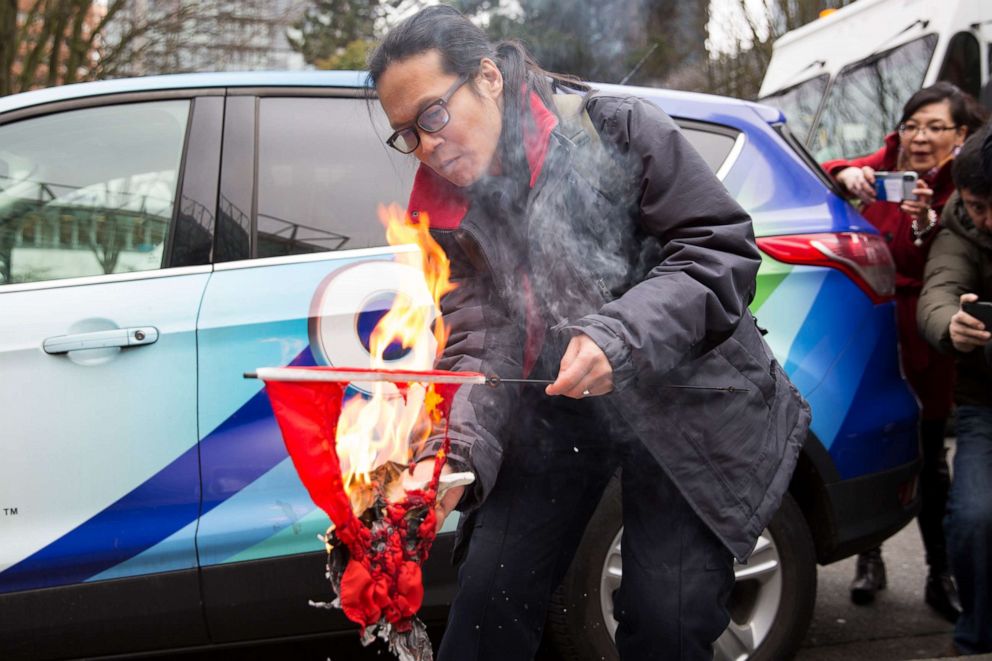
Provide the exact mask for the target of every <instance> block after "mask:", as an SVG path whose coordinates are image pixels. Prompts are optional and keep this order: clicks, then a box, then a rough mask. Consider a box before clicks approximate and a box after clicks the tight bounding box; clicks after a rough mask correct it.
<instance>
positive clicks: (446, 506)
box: [403, 459, 465, 530]
mask: <svg viewBox="0 0 992 661" xmlns="http://www.w3.org/2000/svg"><path fill="white" fill-rule="evenodd" d="M450 474H451V468H450V467H449V466H448V465H447V464H445V465H444V466H442V467H441V475H442V476H444V475H450ZM433 476H434V459H424V460H423V461H420V462H417V465H416V466H414V467H413V475H411V474H410V471H403V488H404V489H406V490H407V491H412V490H415V489H423V488H424V487H425V486H427V483H428V482H430V481H431V477H433ZM464 493H465V487H463V486H458V487H451V488H450V489H448V490H447V491H446V492H445V494H444V495H443V496H442V497H441V498H439V499H438V501H437V503H436V504H435V505H434V516H436V517H437V530H441V526H442V525H443V524H444V520H445V519H446V518H448V515H449V514H451V511H452V510H454V509H455V506H456V505H458V501H459V500H461V499H462V494H464Z"/></svg>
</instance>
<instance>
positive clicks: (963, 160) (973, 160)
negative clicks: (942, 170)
mask: <svg viewBox="0 0 992 661" xmlns="http://www.w3.org/2000/svg"><path fill="white" fill-rule="evenodd" d="M990 139H992V124H990V125H987V126H986V127H985V128H983V129H982V130H980V131H979V132H978V133H976V134H975V135H973V136H972V137H970V138H968V139H967V140H965V142H964V145H963V146H962V147H961V151H960V153H958V155H957V156H955V157H954V164H953V165H952V166H951V177H953V178H954V187H955V188H957V189H958V190H960V189H962V188H965V189H967V190H968V191H970V192H971V193H972V194H974V195H978V196H980V197H988V196H989V195H990V194H992V178H990V177H989V173H988V172H987V171H986V169H985V168H984V167H982V151H983V147H984V146H985V145H986V144H987V143H989V141H990Z"/></svg>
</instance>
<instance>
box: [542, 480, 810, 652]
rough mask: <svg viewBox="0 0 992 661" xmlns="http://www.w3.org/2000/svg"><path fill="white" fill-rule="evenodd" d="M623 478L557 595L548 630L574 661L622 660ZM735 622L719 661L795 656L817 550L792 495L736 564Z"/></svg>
mask: <svg viewBox="0 0 992 661" xmlns="http://www.w3.org/2000/svg"><path fill="white" fill-rule="evenodd" d="M619 486H620V485H619V482H618V481H617V480H614V481H613V482H612V483H611V484H610V487H609V488H608V489H607V493H606V495H605V496H604V498H603V502H602V503H601V504H600V506H599V509H598V510H596V513H595V514H594V515H593V518H592V520H590V522H589V526H588V528H587V529H586V534H585V537H584V538H583V540H582V544H581V545H580V546H579V549H578V551H577V553H576V557H575V559H574V561H573V562H572V566H571V568H570V569H569V572H568V574H566V576H565V579H564V580H563V581H562V585H561V587H560V588H559V589H558V591H557V592H556V593H555V595H554V597H553V598H552V603H551V608H550V609H549V612H548V633H549V634H550V636H551V638H552V640H553V642H554V645H555V647H556V648H557V650H558V652H559V654H560V655H561V656H562V658H563V659H566V660H567V661H613V660H615V659H619V656H618V655H617V651H616V648H615V646H614V644H613V636H614V634H615V633H616V627H617V622H616V620H614V619H613V599H612V595H613V591H614V590H616V589H617V588H618V587H620V579H621V577H622V574H623V567H622V562H621V557H620V537H621V533H622V532H623V527H622V526H621V525H620V522H621V503H620V488H619ZM734 574H735V575H736V579H737V582H736V584H735V585H734V589H733V592H732V593H731V596H730V602H729V604H728V610H729V611H730V625H729V626H728V627H727V630H726V631H725V632H724V633H723V635H722V636H720V638H719V639H718V640H717V641H716V643H715V645H714V659H715V660H716V661H744V660H745V659H747V660H749V661H763V660H766V659H787V658H791V657H792V655H793V654H795V652H796V650H797V649H798V648H799V645H800V644H801V643H802V640H803V637H804V636H805V634H806V629H807V628H808V627H809V623H810V621H811V619H812V616H813V604H814V602H815V600H816V554H815V551H814V548H813V539H812V537H811V536H810V533H809V529H808V528H807V526H806V520H805V518H804V517H803V514H802V511H800V509H799V506H798V505H797V504H796V502H795V501H794V500H793V499H792V497H791V496H789V495H788V494H786V496H785V498H784V499H783V501H782V506H781V508H780V509H779V511H778V513H777V514H776V515H775V517H774V518H773V519H772V522H771V524H770V525H769V526H768V528H766V529H765V531H764V532H763V533H762V534H761V537H759V539H758V543H757V545H756V546H755V549H754V552H753V553H752V555H751V557H750V558H749V559H748V562H747V563H746V564H743V565H741V564H737V563H735V564H734Z"/></svg>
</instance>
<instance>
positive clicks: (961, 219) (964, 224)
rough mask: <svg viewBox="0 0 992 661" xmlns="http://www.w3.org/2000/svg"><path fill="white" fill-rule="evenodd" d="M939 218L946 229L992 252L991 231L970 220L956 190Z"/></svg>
mask: <svg viewBox="0 0 992 661" xmlns="http://www.w3.org/2000/svg"><path fill="white" fill-rule="evenodd" d="M940 220H941V222H942V223H943V224H944V226H945V227H947V229H949V230H951V231H952V232H954V233H955V234H957V235H958V236H960V237H961V238H963V239H965V240H967V241H970V242H971V243H974V244H976V245H978V246H980V247H981V248H982V249H984V250H987V251H989V252H992V233H990V232H987V231H985V230H983V229H979V228H978V227H977V226H976V225H975V223H973V222H971V217H970V216H968V212H967V211H965V208H964V202H962V201H961V195H960V194H959V193H958V192H957V191H955V192H954V195H952V196H951V199H949V200H948V201H947V205H946V206H945V207H944V211H943V213H942V214H941V217H940Z"/></svg>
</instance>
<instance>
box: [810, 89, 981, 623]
mask: <svg viewBox="0 0 992 661" xmlns="http://www.w3.org/2000/svg"><path fill="white" fill-rule="evenodd" d="M985 114H986V113H985V111H984V110H983V109H982V108H981V107H980V106H979V105H978V104H977V102H976V101H975V100H974V99H973V98H971V96H969V95H968V94H966V93H964V92H962V91H961V90H960V89H958V88H957V87H956V86H955V85H953V84H951V83H947V82H940V83H937V84H935V85H932V86H930V87H927V88H925V89H922V90H920V91H919V92H917V93H916V94H914V95H913V96H912V97H910V99H909V101H907V102H906V105H905V107H904V108H903V113H902V118H901V119H900V120H899V125H898V128H897V130H896V131H895V132H894V133H891V134H889V135H888V136H886V138H885V145H884V146H883V147H882V148H881V149H879V150H878V151H877V152H875V153H874V154H871V155H869V156H865V157H863V158H855V159H851V160H835V161H829V162H827V163H824V164H823V168H824V169H825V170H826V171H827V173H828V174H830V175H831V176H832V177H833V178H834V180H835V181H836V182H837V183H838V184H840V186H841V187H842V188H843V189H844V190H846V191H847V192H848V193H850V194H851V195H852V196H856V197H858V198H859V199H860V200H861V202H862V203H863V205H864V206H863V207H862V210H861V212H862V214H863V215H864V217H865V218H866V219H867V220H868V221H869V222H871V223H872V225H874V226H875V227H876V228H877V229H878V231H879V232H881V233H882V236H883V237H885V239H886V241H887V242H888V245H889V250H890V251H891V252H892V258H893V259H894V260H895V263H896V315H897V321H898V328H899V355H900V358H901V362H902V370H903V374H904V375H905V377H906V380H907V381H909V384H910V386H911V387H912V388H913V391H914V392H915V393H916V396H917V398H918V399H919V401H920V405H921V409H922V410H921V412H920V416H921V422H920V441H921V448H922V450H923V469H922V472H921V475H920V497H921V500H922V506H921V508H920V514H919V517H918V523H919V526H920V534H921V536H922V537H923V545H924V547H925V549H926V562H927V566H928V567H929V572H928V574H927V582H926V589H925V593H924V594H925V599H926V602H927V603H928V604H929V605H930V606H931V607H933V608H934V609H935V610H936V611H937V612H939V613H940V614H941V615H943V616H944V617H945V618H946V619H948V620H950V621H951V622H953V621H954V620H955V619H957V616H958V613H959V612H960V604H959V601H958V597H957V592H956V590H955V586H954V583H953V581H952V580H951V577H950V572H949V570H948V567H947V550H946V544H945V540H944V532H943V528H942V521H943V518H944V511H945V509H946V505H947V493H948V489H949V485H950V478H949V476H948V470H947V460H946V458H945V455H946V450H945V448H944V430H945V427H946V424H947V418H948V416H949V415H950V411H951V405H952V402H951V390H952V384H953V379H954V362H953V360H952V359H951V358H950V357H948V356H944V355H943V354H941V353H940V352H938V351H936V350H935V349H933V348H932V347H930V346H929V345H928V344H927V343H926V341H925V340H924V339H923V337H922V336H921V335H920V332H919V330H917V327H916V302H917V299H918V297H919V294H920V287H921V286H922V284H923V265H924V264H925V263H926V258H927V252H928V251H929V249H930V245H931V244H932V243H933V240H934V237H935V236H936V235H937V232H936V230H937V229H939V228H940V214H941V210H942V209H943V208H944V204H945V203H946V202H947V198H949V197H950V195H951V193H952V192H953V191H954V182H953V181H952V178H951V164H952V163H953V162H954V154H955V153H956V151H957V150H958V149H959V148H960V146H961V145H962V144H963V143H964V140H965V138H966V137H967V136H968V135H970V134H971V133H973V132H974V131H976V130H978V129H979V128H980V127H981V126H982V123H983V122H984V120H985ZM882 170H885V171H911V172H915V173H916V174H917V175H918V176H919V178H918V179H917V184H916V189H915V190H914V191H913V192H914V194H915V196H916V198H917V199H915V200H906V201H904V202H902V203H895V202H886V201H878V200H876V199H875V172H876V171H882ZM885 584H886V576H885V564H884V563H883V561H882V552H881V547H879V548H875V549H872V550H870V551H868V552H866V553H862V554H861V555H859V556H858V563H857V574H856V576H855V578H854V581H853V582H852V583H851V599H852V600H853V601H854V602H855V603H857V604H866V603H869V602H871V601H872V600H873V599H874V597H875V592H876V591H877V590H880V589H883V588H884V587H885Z"/></svg>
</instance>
